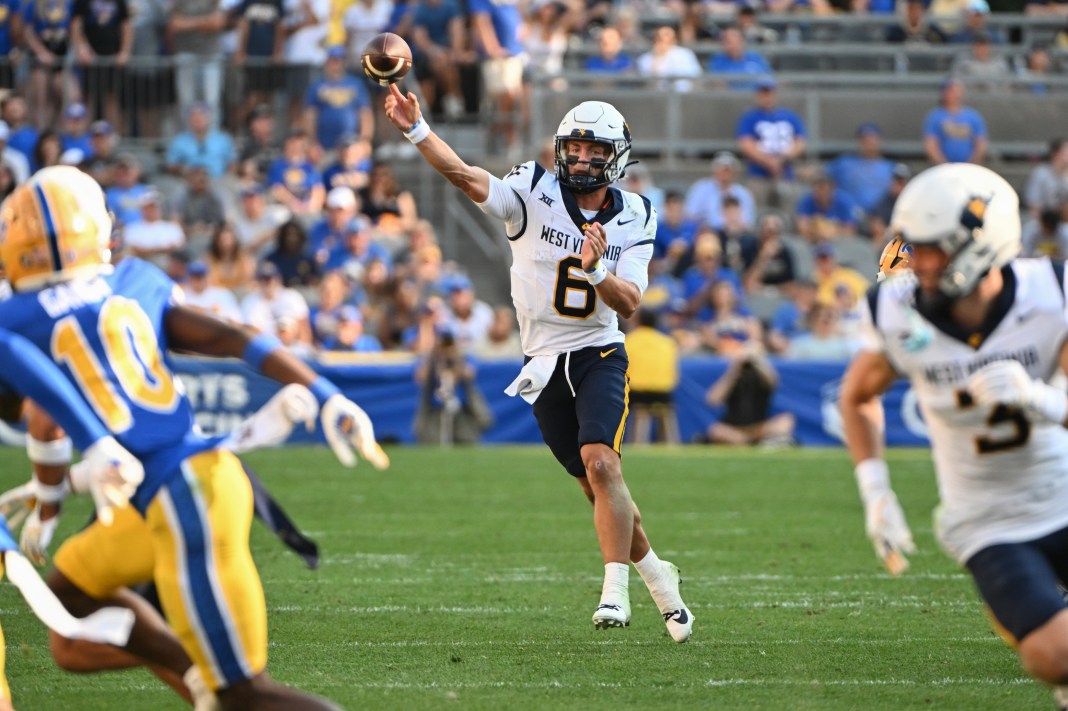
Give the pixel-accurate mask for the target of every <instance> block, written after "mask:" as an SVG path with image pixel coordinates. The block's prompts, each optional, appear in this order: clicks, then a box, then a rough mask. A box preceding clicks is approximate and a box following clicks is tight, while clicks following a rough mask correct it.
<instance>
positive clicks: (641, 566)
mask: <svg viewBox="0 0 1068 711" xmlns="http://www.w3.org/2000/svg"><path fill="white" fill-rule="evenodd" d="M634 567H635V568H636V569H637V570H638V575H640V576H642V580H644V581H645V586H646V587H647V588H649V589H650V590H651V589H652V588H653V587H655V586H656V584H657V583H658V582H659V581H660V575H661V574H662V573H663V571H664V566H662V565H661V564H660V558H658V557H657V555H656V553H654V552H653V549H652V548H650V549H649V552H648V553H646V554H645V557H644V558H642V559H641V560H639V561H638V562H637V563H635V564H634Z"/></svg>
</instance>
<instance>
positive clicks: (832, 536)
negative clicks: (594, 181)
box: [0, 447, 1053, 711]
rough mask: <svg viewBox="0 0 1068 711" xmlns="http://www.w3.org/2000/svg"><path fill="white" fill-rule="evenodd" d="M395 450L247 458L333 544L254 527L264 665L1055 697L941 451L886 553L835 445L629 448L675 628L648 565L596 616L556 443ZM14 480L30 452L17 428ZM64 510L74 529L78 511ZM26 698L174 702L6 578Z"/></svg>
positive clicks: (358, 683)
mask: <svg viewBox="0 0 1068 711" xmlns="http://www.w3.org/2000/svg"><path fill="white" fill-rule="evenodd" d="M391 455H392V457H393V463H394V466H393V469H392V470H391V471H389V472H386V473H377V472H374V471H372V470H371V469H370V468H369V467H366V466H363V467H360V468H358V469H357V470H355V471H353V472H349V471H345V470H342V469H341V468H340V466H338V465H337V464H336V463H335V462H334V460H333V457H332V455H331V454H330V453H329V451H327V450H325V449H303V448H300V449H286V450H274V451H269V452H259V453H256V454H254V455H252V456H250V457H249V458H248V460H249V461H250V462H251V463H252V464H253V465H254V466H255V467H256V469H257V470H258V471H259V472H260V474H261V476H262V477H263V479H264V480H265V481H266V482H267V484H268V485H269V486H270V487H271V489H272V490H273V491H274V493H275V494H276V496H277V497H278V498H279V499H280V500H281V501H282V502H283V503H284V504H285V505H286V506H287V508H288V509H289V511H290V513H291V514H292V515H293V516H294V518H295V519H296V520H297V521H298V522H299V523H300V524H301V525H302V526H303V527H304V529H305V530H306V531H308V532H309V533H311V534H312V535H313V536H314V537H315V538H316V539H317V540H318V541H319V543H320V546H321V549H322V552H323V563H322V566H321V567H320V569H319V570H318V571H315V572H311V571H308V570H306V569H305V568H304V567H303V565H302V563H301V562H300V560H299V559H298V558H297V557H296V556H294V555H292V554H291V553H289V552H288V551H286V550H285V549H283V548H282V547H281V545H280V544H278V543H277V542H276V541H275V540H274V539H272V538H270V537H269V535H268V534H267V533H266V532H265V531H264V529H262V527H259V526H256V527H255V528H254V531H253V547H254V551H255V553H256V558H257V561H258V563H259V566H260V572H261V574H262V576H263V581H264V586H265V588H266V591H267V604H268V609H269V613H270V626H271V630H270V633H271V647H270V654H271V661H270V666H269V669H270V671H271V672H272V673H273V674H274V676H276V677H277V678H279V679H281V680H283V681H286V682H289V683H292V684H295V685H299V686H300V687H302V688H304V689H307V690H310V691H315V692H318V693H321V694H323V695H325V696H327V697H329V698H331V699H333V700H335V701H336V702H338V703H339V704H341V705H342V706H344V707H345V708H347V709H439V708H444V709H449V708H455V709H509V711H519V710H522V709H613V710H617V709H776V710H778V709H920V708H923V709H969V710H971V711H975V710H977V709H1036V708H1037V709H1046V708H1052V707H1053V704H1052V699H1051V696H1050V694H1049V692H1047V691H1045V690H1044V689H1043V688H1042V687H1040V686H1039V685H1038V684H1037V683H1035V682H1032V681H1030V680H1028V679H1027V678H1026V676H1025V675H1024V674H1023V672H1022V671H1021V670H1020V668H1019V665H1018V663H1017V660H1016V656H1015V654H1014V653H1013V652H1012V651H1011V650H1009V649H1008V648H1007V647H1005V646H1004V645H1003V644H1002V643H1001V641H1000V640H999V639H998V638H997V637H996V636H995V635H994V634H993V632H991V630H990V628H989V626H988V624H987V622H986V620H985V619H984V617H983V614H982V610H981V607H980V605H979V603H978V602H977V598H976V595H975V593H974V592H973V588H972V586H971V582H970V580H969V579H968V578H967V577H966V576H965V575H964V574H963V573H962V572H961V571H960V570H959V569H957V568H956V567H955V565H954V564H953V563H952V562H951V561H950V560H949V559H948V558H947V557H946V556H945V555H944V554H943V553H942V552H941V551H940V550H939V549H938V548H937V546H936V544H935V542H934V540H933V538H932V533H931V525H930V512H931V510H932V508H933V506H934V502H935V487H934V480H933V476H932V474H931V465H930V460H929V457H928V455H927V453H926V452H925V451H898V452H893V453H891V455H890V459H891V472H892V476H893V480H894V484H895V488H896V489H897V491H898V494H899V496H900V498H901V500H902V503H903V505H904V506H905V508H906V512H907V513H908V514H909V515H910V523H911V525H912V528H913V532H914V533H915V534H916V538H917V544H918V545H919V547H920V552H919V553H918V554H917V555H915V556H914V557H913V558H912V563H913V566H912V570H911V571H910V572H909V573H908V574H907V575H906V576H905V577H903V578H900V579H893V578H891V577H889V576H888V575H886V574H884V573H883V572H882V569H881V567H880V566H879V565H878V563H877V561H876V560H875V557H874V554H873V553H872V551H871V548H870V546H869V545H868V542H867V540H866V539H865V537H864V534H863V522H862V514H861V508H860V504H859V501H858V498H857V494H856V489H855V485H854V484H853V479H852V476H851V474H850V466H849V464H848V460H847V457H846V455H845V453H844V452H843V451H840V450H795V451H785V452H775V453H764V452H757V451H731V450H709V449H693V448H686V449H680V450H664V449H645V450H637V449H634V448H632V449H630V450H628V451H627V452H626V455H625V470H626V477H627V480H628V483H629V485H630V489H631V492H632V493H633V494H634V497H635V500H636V501H637V502H638V504H639V505H640V506H641V509H642V514H643V516H644V520H645V524H646V530H647V531H648V532H649V535H650V538H651V540H652V542H653V544H654V546H655V548H656V550H657V551H658V552H659V554H660V556H661V557H663V558H667V559H670V560H672V561H674V562H675V563H677V564H678V565H679V566H680V567H681V568H682V571H683V578H684V581H685V582H684V585H683V596H684V598H685V599H686V600H687V602H688V604H689V606H690V608H691V609H692V611H693V612H694V613H695V616H696V619H697V624H696V626H695V630H694V635H693V638H692V640H691V641H690V643H688V644H685V645H676V644H674V643H673V642H672V641H671V639H670V638H669V637H668V636H667V635H666V632H665V630H664V627H663V623H662V621H661V619H660V616H659V614H658V613H657V610H656V608H655V607H654V605H653V604H652V600H651V599H650V598H649V596H648V593H647V592H646V591H645V588H644V585H643V584H642V582H641V580H640V578H639V577H638V576H637V574H636V573H633V572H632V574H631V599H632V605H633V621H632V623H631V626H630V628H629V629H626V630H606V631H595V630H594V629H593V627H592V625H591V624H590V616H591V614H592V612H593V609H594V607H595V606H596V604H597V600H598V595H599V592H600V583H601V572H602V567H601V561H600V556H599V553H598V548H597V542H596V538H595V536H594V532H593V526H592V523H591V513H590V509H589V505H588V504H587V503H586V501H585V499H584V498H583V497H582V496H581V493H580V490H579V487H578V486H577V485H576V484H574V483H573V482H571V481H569V477H568V476H566V475H565V474H563V473H562V471H561V470H560V469H559V467H557V466H556V464H555V463H554V461H553V460H552V459H551V457H550V455H549V453H548V451H547V450H546V449H544V448H542V447H531V448H503V447H502V448H483V449H478V450H473V449H458V450H445V451H443V450H431V449H416V448H403V449H393V450H392V452H391ZM0 465H3V466H2V469H0V470H2V471H4V472H5V475H4V481H3V483H4V485H5V487H6V486H10V485H13V484H16V483H20V481H21V479H22V478H23V476H24V474H25V473H26V471H27V466H26V464H25V455H24V454H23V453H21V452H19V451H16V450H9V449H0ZM87 510H88V509H87V507H86V506H85V505H84V503H81V504H80V505H79V507H77V508H72V509H70V511H69V513H68V515H66V516H65V518H64V522H63V530H62V531H61V533H62V534H66V533H69V532H71V531H73V530H75V529H76V528H77V526H78V525H80V524H81V523H82V522H83V521H84V514H85V512H87ZM0 619H2V620H3V627H4V632H5V634H6V636H7V672H8V678H9V681H10V683H11V686H12V689H13V693H14V699H15V702H16V707H17V708H18V709H20V710H21V711H33V710H35V709H42V710H43V709H48V710H52V709H69V710H73V711H83V710H85V711H88V710H91V709H108V710H115V709H137V710H141V709H145V710H149V709H151V710H153V711H154V710H156V709H160V710H163V709H180V708H183V705H182V704H181V703H179V702H178V701H177V697H175V696H173V695H172V694H171V693H170V692H169V691H168V690H165V689H164V687H163V686H162V685H161V684H160V683H158V682H157V681H156V680H155V678H154V677H152V676H151V675H149V674H148V673H147V672H145V671H143V670H131V671H126V672H121V673H110V674H97V675H81V676H75V675H69V674H66V673H63V672H60V671H58V670H57V669H56V667H55V666H54V664H53V663H52V661H51V659H50V657H49V654H48V649H47V645H46V636H45V632H44V631H43V629H42V628H41V627H40V625H38V624H37V623H36V621H35V620H34V619H33V617H32V616H31V614H30V613H29V611H28V609H27V608H26V607H25V605H24V604H23V603H22V602H21V600H20V599H19V597H18V594H17V592H16V591H15V589H14V588H13V587H12V586H11V585H9V584H7V583H4V584H3V586H0Z"/></svg>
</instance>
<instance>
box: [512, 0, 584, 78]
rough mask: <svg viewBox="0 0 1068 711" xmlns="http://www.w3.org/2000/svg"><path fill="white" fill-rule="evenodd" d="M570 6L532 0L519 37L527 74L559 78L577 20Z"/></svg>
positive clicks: (561, 1) (553, 0) (556, 0)
mask: <svg viewBox="0 0 1068 711" xmlns="http://www.w3.org/2000/svg"><path fill="white" fill-rule="evenodd" d="M573 6H574V2H570V4H569V3H568V2H567V1H566V0H533V2H531V3H530V5H529V6H528V7H529V10H528V13H527V18H526V21H525V22H524V23H523V27H522V29H521V30H520V33H519V36H520V41H521V42H522V43H523V51H524V52H525V53H526V56H527V67H526V70H527V73H528V74H529V75H531V76H558V75H559V74H560V72H562V71H563V69H564V53H565V52H567V46H568V37H569V33H570V31H571V28H572V27H573V26H574V24H575V21H576V19H577V18H576V17H575V12H574V8H573ZM565 85H566V84H565ZM565 85H561V86H565Z"/></svg>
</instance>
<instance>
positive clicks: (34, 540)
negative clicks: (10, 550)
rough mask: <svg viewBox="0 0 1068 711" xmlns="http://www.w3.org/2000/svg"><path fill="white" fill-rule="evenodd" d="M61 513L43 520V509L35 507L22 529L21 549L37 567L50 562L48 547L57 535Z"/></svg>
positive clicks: (57, 512) (20, 537)
mask: <svg viewBox="0 0 1068 711" xmlns="http://www.w3.org/2000/svg"><path fill="white" fill-rule="evenodd" d="M59 514H60V512H59V511H56V513H55V514H53V515H52V517H51V518H49V519H46V520H44V521H42V520H41V507H40V506H35V507H34V509H33V511H31V512H30V515H29V516H28V517H27V518H26V524H25V525H24V526H23V527H22V535H21V536H19V548H21V549H22V552H23V553H24V554H25V555H26V557H27V558H29V559H30V560H32V561H33V562H34V563H36V564H37V565H44V564H45V563H47V562H48V546H49V545H51V543H52V538H53V537H54V536H55V535H56V527H57V526H59Z"/></svg>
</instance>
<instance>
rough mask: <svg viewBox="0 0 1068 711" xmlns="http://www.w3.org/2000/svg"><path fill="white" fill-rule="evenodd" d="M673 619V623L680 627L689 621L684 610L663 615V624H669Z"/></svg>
mask: <svg viewBox="0 0 1068 711" xmlns="http://www.w3.org/2000/svg"><path fill="white" fill-rule="evenodd" d="M672 618H675V622H678V623H679V624H680V625H684V624H686V623H687V622H689V621H690V616H689V615H687V614H686V610H684V609H683V610H672V611H671V612H665V613H664V622H671V619H672Z"/></svg>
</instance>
